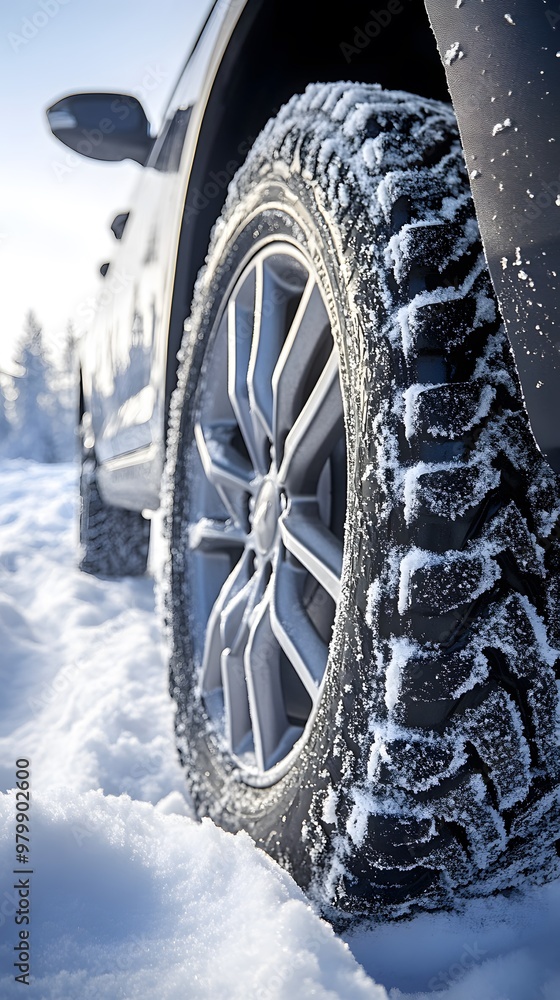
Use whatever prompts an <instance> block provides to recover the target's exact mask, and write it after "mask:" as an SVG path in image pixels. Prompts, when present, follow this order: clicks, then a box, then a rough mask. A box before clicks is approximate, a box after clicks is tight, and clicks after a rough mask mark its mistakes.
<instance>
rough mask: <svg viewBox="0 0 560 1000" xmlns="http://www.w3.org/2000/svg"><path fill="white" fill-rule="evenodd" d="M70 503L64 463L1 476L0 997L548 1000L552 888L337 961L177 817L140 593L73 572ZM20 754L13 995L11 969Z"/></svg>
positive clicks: (154, 658) (557, 912)
mask: <svg viewBox="0 0 560 1000" xmlns="http://www.w3.org/2000/svg"><path fill="white" fill-rule="evenodd" d="M76 490H77V484H76V471H75V470H74V469H72V468H70V467H69V466H58V467H57V466H42V465H36V464H35V463H33V462H23V461H18V462H4V463H0V692H1V697H0V791H3V792H5V793H7V794H3V795H0V998H1V1000H12V998H14V1000H17V998H19V997H23V996H27V997H30V998H31V1000H94V998H95V1000H154V998H156V1000H199V998H200V1000H235V998H237V997H239V998H243V1000H306V998H308V997H309V998H310V997H313V998H317V1000H336V998H340V1000H354V998H360V1000H361V998H362V997H364V998H365V997H367V998H372V1000H428V998H430V997H431V998H434V997H437V1000H558V998H559V997H560V953H559V949H558V937H559V930H560V886H559V885H558V884H557V883H555V884H551V885H547V886H542V887H539V888H535V889H533V890H530V891H525V892H522V891H520V892H519V893H517V894H515V895H511V896H510V897H509V898H504V897H499V896H498V897H496V899H484V900H472V901H471V902H470V903H469V904H468V905H467V906H466V907H465V908H464V909H463V911H462V912H460V913H448V914H428V913H426V914H422V915H420V916H417V917H414V918H412V919H410V920H406V921H399V922H397V923H391V924H379V925H378V926H371V927H367V928H365V927H364V928H361V929H360V930H357V931H355V932H354V933H353V934H348V935H346V940H347V942H348V944H349V945H350V949H351V951H352V953H353V956H354V957H352V954H351V953H350V952H349V951H348V949H347V947H346V946H345V944H344V943H343V941H342V940H341V939H340V938H339V937H337V936H336V935H335V934H334V933H333V932H332V930H331V929H330V927H329V926H328V925H327V924H326V923H324V922H323V921H321V920H319V918H318V917H317V916H316V915H315V914H314V913H313V911H312V909H311V908H310V907H309V905H308V904H307V903H306V901H305V897H304V895H303V893H302V892H301V891H300V890H299V889H298V887H297V886H296V885H295V883H294V882H293V881H292V879H291V878H290V876H289V875H287V874H286V873H285V872H283V871H282V870H281V869H280V868H279V867H278V866H277V865H276V864H275V863H274V862H273V861H271V860H270V859H269V858H267V857H266V855H264V854H263V853H262V852H260V851H258V850H257V849H256V848H255V847H254V845H253V844H252V842H251V841H250V840H249V838H248V837H246V836H245V835H242V834H240V835H238V836H236V837H233V836H232V835H231V834H227V833H224V832H223V831H222V830H219V829H217V828H216V827H214V825H213V824H212V823H211V822H210V821H205V822H203V823H202V824H198V823H196V822H194V821H193V820H192V819H191V818H189V804H188V802H187V801H186V800H185V798H184V795H183V794H182V790H183V788H184V779H183V775H182V772H181V769H180V768H179V766H178V764H177V760H176V757H175V752H174V746H173V709H172V705H171V701H170V699H169V697H168V695H167V691H166V687H167V679H166V669H165V663H164V660H163V658H162V655H161V649H160V646H159V632H158V627H157V621H156V616H155V613H154V599H153V587H152V583H151V581H150V580H149V579H145V580H136V581H131V580H119V581H107V580H105V581H102V580H95V579H93V578H91V577H87V576H83V575H82V574H80V573H79V572H78V571H77V569H76V567H75V562H76V559H75V527H74V525H75V520H74V519H75V503H74V497H75V496H76ZM19 757H29V758H30V759H31V782H32V801H31V813H30V819H31V824H30V825H31V841H30V847H31V851H30V857H31V861H32V864H31V866H30V867H31V868H32V869H33V875H32V876H29V877H30V878H32V879H33V883H32V886H31V888H32V896H31V918H32V923H31V925H30V931H31V942H32V945H31V949H32V952H31V971H32V979H31V985H30V986H29V987H28V988H27V989H26V988H25V987H23V986H22V985H21V984H19V983H16V982H15V981H14V978H13V976H14V973H15V971H16V970H15V969H14V968H13V966H12V963H13V961H14V955H15V954H16V953H15V952H14V951H13V947H14V945H15V944H16V941H17V931H18V927H17V925H16V924H15V922H14V915H15V907H14V889H13V885H14V882H17V880H18V879H19V878H20V876H14V875H13V874H12V873H13V869H14V868H15V867H17V865H16V860H15V826H16V820H15V801H14V798H15V797H14V793H13V791H12V792H8V791H7V790H8V789H10V788H12V787H13V785H14V782H15V767H14V765H15V761H16V759H18V758H19ZM21 877H22V878H25V876H21ZM357 962H361V963H362V965H363V967H364V969H365V970H366V971H367V973H368V976H366V975H365V973H364V972H363V971H362V970H361V969H360V967H359V966H358V964H357ZM369 977H371V978H369ZM377 983H380V984H383V985H379V986H378V985H376V984H377Z"/></svg>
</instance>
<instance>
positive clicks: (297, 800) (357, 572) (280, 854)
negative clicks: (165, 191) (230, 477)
mask: <svg viewBox="0 0 560 1000" xmlns="http://www.w3.org/2000/svg"><path fill="white" fill-rule="evenodd" d="M269 239H274V240H282V241H283V242H286V241H288V242H292V243H293V244H294V245H295V246H297V247H298V248H299V249H300V250H303V252H304V254H305V256H306V257H307V258H308V260H309V261H310V263H311V265H312V267H313V268H314V269H315V271H316V273H317V276H318V279H319V282H320V285H321V289H322V291H323V295H324V299H325V302H326V304H327V308H328V312H329V316H330V319H331V325H332V331H333V336H334V338H335V342H336V345H337V348H338V352H339V357H340V378H341V388H342V397H343V405H344V410H345V426H346V444H347V456H348V490H347V495H348V503H349V506H348V509H347V517H346V528H345V539H344V556H343V573H342V579H343V581H344V586H343V588H342V593H341V598H340V600H339V606H338V609H337V613H336V618H335V624H334V628H333V638H332V641H331V644H330V649H329V657H328V663H327V668H326V677H325V683H324V688H323V693H322V696H321V699H320V704H319V708H318V711H317V713H316V715H315V718H314V719H313V721H312V723H311V725H308V727H307V730H306V733H305V734H304V737H303V738H302V742H304V745H303V747H302V749H301V751H300V753H299V754H298V756H297V757H296V759H295V761H294V762H293V764H292V766H291V767H290V769H289V770H288V772H287V773H286V774H285V775H284V776H283V777H281V778H280V779H279V780H278V781H277V782H275V783H274V784H271V785H268V786H267V787H256V786H255V785H253V784H248V783H247V782H246V781H245V780H244V779H243V775H242V774H241V773H240V770H239V768H238V767H237V766H236V765H235V762H234V761H233V760H232V759H231V758H229V756H228V755H227V754H225V753H224V749H223V747H222V746H220V744H219V741H218V740H217V738H216V734H215V732H214V731H213V728H212V724H211V723H210V721H209V719H208V717H207V715H206V712H205V710H204V707H203V705H202V702H201V696H200V691H199V690H198V686H197V673H198V670H197V667H196V666H195V663H194V650H193V644H192V639H191V635H192V625H193V622H192V607H191V602H190V597H189V585H188V572H187V568H186V563H185V560H184V557H183V556H184V552H185V546H184V542H183V541H182V537H183V536H182V532H183V525H184V524H187V523H188V522H189V517H188V509H189V493H188V482H189V476H188V470H187V469H186V468H185V461H186V456H187V454H188V451H189V447H188V442H189V441H190V440H191V439H192V435H193V427H194V422H195V419H196V410H197V389H196V387H197V384H198V380H199V376H200V373H201V372H202V373H203V371H204V356H205V353H206V351H207V350H208V349H209V348H210V349H211V338H212V336H213V335H214V333H215V331H216V329H217V326H218V324H219V317H220V313H221V309H222V308H223V304H224V303H225V302H227V299H228V297H229V294H230V293H231V290H232V289H233V287H234V285H235V283H236V281H237V279H238V277H239V274H240V273H241V271H242V270H243V268H244V267H245V266H246V264H247V261H248V260H249V259H250V257H251V256H252V255H253V254H254V253H256V252H257V250H258V249H259V248H260V247H262V245H263V242H265V241H267V240H269ZM345 242H346V247H345ZM347 247H348V237H346V241H345V238H344V234H343V233H341V231H340V230H337V229H336V228H335V227H334V226H333V224H332V221H331V220H329V219H328V217H327V216H326V214H325V212H324V210H323V208H322V206H321V204H320V202H319V201H318V199H317V197H316V190H315V189H314V188H313V187H312V186H311V185H309V184H306V183H305V182H303V181H302V179H301V178H300V177H291V178H290V180H289V181H286V180H285V179H283V178H281V177H268V178H267V179H266V180H265V181H263V182H261V183H260V184H258V185H256V186H255V187H254V189H253V190H252V191H251V194H250V196H249V197H247V198H246V199H245V201H244V203H243V204H242V205H240V206H237V207H236V210H235V211H234V212H233V213H232V215H231V216H230V218H229V219H226V221H225V222H222V223H220V225H219V228H218V229H217V231H216V233H215V236H214V239H213V242H212V246H211V250H210V252H209V256H208V263H207V266H206V269H205V271H204V272H203V274H202V275H201V278H200V279H199V283H198V286H197V291H196V294H195V303H196V304H195V306H194V308H193V313H192V317H191V321H190V323H188V324H187V328H186V335H185V336H186V343H185V346H184V361H183V367H184V371H185V378H184V380H183V381H184V389H183V393H182V401H181V418H180V433H179V435H178V440H179V441H180V442H181V443H180V447H179V448H178V449H177V454H176V464H175V478H174V502H173V528H172V550H173V551H174V552H175V553H177V556H176V558H175V561H174V565H173V567H172V583H171V588H172V592H173V595H174V599H173V603H174V615H173V617H174V619H175V628H174V629H173V628H172V690H173V693H174V695H175V697H176V698H177V700H178V702H179V712H178V727H177V732H178V736H179V743H180V750H181V754H182V757H183V759H184V762H185V763H186V765H187V776H188V781H189V784H190V791H191V794H192V795H193V797H194V799H195V802H196V804H197V809H198V811H199V813H201V814H209V815H211V816H212V818H214V819H217V820H218V821H219V823H220V824H221V825H222V826H225V827H226V828H227V829H229V830H238V829H245V830H248V831H249V832H250V833H251V835H252V836H253V838H254V839H255V840H256V841H257V842H258V843H259V844H261V845H262V846H264V847H265V848H266V850H267V851H268V852H269V853H271V854H273V856H275V857H277V858H278V859H279V860H281V861H282V862H283V863H284V864H285V865H287V866H288V867H293V866H294V864H295V863H296V864H298V867H299V870H300V871H301V865H302V863H303V855H302V857H300V858H299V859H298V858H296V857H294V855H295V854H296V853H297V854H301V852H302V829H303V832H304V833H305V823H306V817H307V816H308V812H309V808H310V803H311V798H312V796H313V795H315V794H316V793H317V791H321V790H322V791H323V792H324V793H325V794H326V792H327V790H328V788H329V786H330V784H331V779H333V780H340V776H341V769H342V770H343V769H344V768H345V767H346V763H345V761H344V760H343V759H342V758H344V748H343V747H341V746H340V718H341V715H340V712H341V707H342V702H343V701H352V702H353V701H354V699H355V698H356V697H357V696H358V701H359V700H360V698H359V692H358V691H357V690H356V686H357V676H356V671H355V664H356V661H355V657H356V655H357V656H358V657H359V658H360V660H361V659H362V657H363V656H364V651H363V650H362V649H361V642H359V646H360V648H359V649H357V648H355V645H354V642H353V641H352V637H356V636H361V634H362V631H363V612H362V611H360V609H364V608H365V604H366V601H367V587H368V579H369V575H370V570H371V567H370V566H369V565H368V566H364V565H360V553H361V552H363V551H364V548H363V539H362V541H361V542H360V541H358V540H357V536H359V535H360V532H359V530H357V529H359V527H360V526H362V527H363V518H362V517H361V516H360V513H359V508H360V506H361V504H360V502H359V501H360V492H361V488H362V486H363V484H362V481H361V475H360V468H361V466H362V462H363V455H361V454H360V452H361V445H360V436H359V429H360V428H361V427H362V417H363V403H364V397H363V391H362V392H361V391H360V386H359V371H360V370H361V368H362V364H360V358H363V356H364V349H363V344H362V343H361V341H362V330H361V326H360V324H358V323H355V322H354V317H355V316H356V306H355V302H354V301H353V300H352V296H351V294H350V293H351V291H352V290H355V285H356V282H355V278H354V277H353V275H352V268H351V262H350V261H349V260H348V250H347ZM355 253H356V246H355V245H354V246H353V247H352V254H353V255H355ZM362 308H363V305H362ZM201 381H202V380H201ZM369 534H370V532H368V535H369ZM366 549H369V545H368V546H366ZM369 558H370V559H371V551H369ZM368 561H369V560H368ZM349 647H351V648H349ZM365 655H366V657H367V653H366V654H365ZM348 658H349V659H350V661H351V662H352V668H353V669H350V670H347V669H346V668H345V666H344V662H345V661H347V660H348ZM366 662H367V660H366ZM362 694H363V692H362ZM351 711H352V715H353V717H354V720H355V721H358V719H357V717H358V716H359V714H360V713H359V709H358V707H357V704H354V705H353V707H352V710H351ZM364 721H365V720H364ZM337 743H338V745H337ZM341 755H342V758H341ZM333 770H334V771H335V774H333ZM216 803H218V805H216ZM324 826H325V835H326V836H328V827H329V824H328V823H326V822H325V824H324Z"/></svg>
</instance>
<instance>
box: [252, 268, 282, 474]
mask: <svg viewBox="0 0 560 1000" xmlns="http://www.w3.org/2000/svg"><path fill="white" fill-rule="evenodd" d="M255 272H256V275H255V322H254V327H253V342H252V346H251V357H250V359H249V369H248V374H247V384H248V391H249V402H250V405H251V410H252V413H253V428H254V434H255V438H256V440H257V441H260V442H262V444H263V446H264V447H266V450H267V453H268V456H269V460H270V455H269V442H270V441H271V440H272V410H273V394H272V374H273V372H274V369H275V367H276V363H277V361H278V356H279V354H280V351H281V349H282V344H283V342H284V339H285V334H286V308H287V304H288V294H287V290H286V289H283V288H282V285H281V283H280V282H279V281H278V279H277V278H275V276H274V273H273V271H272V270H271V268H270V267H268V266H267V264H266V262H263V261H259V263H258V266H257V267H256V268H255ZM292 294H293V293H292Z"/></svg>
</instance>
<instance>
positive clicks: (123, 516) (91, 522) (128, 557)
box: [80, 457, 150, 577]
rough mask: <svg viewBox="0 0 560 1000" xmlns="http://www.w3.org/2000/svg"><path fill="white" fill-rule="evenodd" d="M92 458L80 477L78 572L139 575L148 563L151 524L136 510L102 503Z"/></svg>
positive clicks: (83, 468) (83, 467) (86, 459)
mask: <svg viewBox="0 0 560 1000" xmlns="http://www.w3.org/2000/svg"><path fill="white" fill-rule="evenodd" d="M96 469H97V466H96V463H95V459H93V458H91V457H87V458H84V460H83V461H82V467H81V474H80V546H81V553H82V555H81V560H80V569H81V570H82V571H83V572H84V573H91V575H92V576H108V577H113V576H142V574H143V573H145V572H146V567H147V564H148V550H149V545H150V522H149V521H148V520H146V519H145V518H144V517H143V516H142V514H140V513H139V512H137V511H135V510H124V509H122V508H121V507H113V506H112V505H111V504H107V503H105V501H104V500H103V498H102V496H101V494H100V492H99V486H98V485H97V474H96Z"/></svg>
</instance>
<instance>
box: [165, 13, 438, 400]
mask: <svg viewBox="0 0 560 1000" xmlns="http://www.w3.org/2000/svg"><path fill="white" fill-rule="evenodd" d="M239 6H241V4H238V7H239ZM294 24H297V25H298V30H297V31H294V30H293V25H294ZM270 39H273V40H274V41H273V44H272V45H271V44H270V41H269V40H270ZM419 67H421V72H420V73H419V71H418V68H419ZM333 80H348V81H349V82H356V81H359V82H364V83H379V84H380V85H381V86H382V87H384V88H386V89H393V90H395V89H399V90H410V91H412V92H415V93H420V94H421V96H425V97H430V98H435V99H439V100H449V94H448V90H447V84H446V79H445V73H444V70H443V66H442V63H441V59H440V56H439V54H438V50H437V45H436V42H435V38H434V36H433V33H432V30H431V27H430V23H429V19H428V15H427V13H426V10H425V7H424V4H423V3H418V2H414V0H387V3H385V5H382V4H376V8H375V9H373V8H372V9H369V8H368V7H366V6H365V5H364V4H363V3H362V2H360V0H348V2H347V3H346V4H344V5H343V6H342V7H339V8H338V10H337V17H336V19H329V18H327V16H326V12H325V8H324V6H323V5H320V4H318V3H312V4H309V5H306V6H303V7H302V5H301V3H298V2H297V0H282V2H280V0H247V2H245V3H244V5H243V9H242V10H241V13H240V14H239V16H238V19H237V21H236V23H235V26H234V27H233V30H232V33H231V35H230V38H229V41H228V43H227V47H226V49H225V53H224V56H223V58H222V60H221V62H220V65H219V68H218V71H217V73H216V77H215V80H214V83H213V85H212V89H211V92H210V95H209V99H208V102H207V105H206V108H205V111H204V117H203V120H202V125H201V129H200V133H199V137H198V141H197V147H196V152H195V156H194V161H193V166H192V170H191V172H190V176H189V182H188V187H187V192H186V200H185V214H184V219H183V225H182V227H181V234H180V239H179V248H178V257H177V271H176V275H177V276H176V281H175V289H174V295H173V301H172V307H171V315H170V325H169V343H168V355H167V370H166V404H167V405H166V419H167V414H168V412H169V405H168V404H169V400H170V398H171V393H172V391H173V389H174V387H175V383H176V375H177V352H178V350H179V347H180V344H181V337H182V331H183V323H184V320H185V318H186V316H187V315H188V313H189V310H190V303H191V299H192V294H193V289H194V283H195V280H196V276H197V274H198V271H199V270H200V268H201V267H202V265H203V264H204V260H205V256H206V252H207V248H208V244H209V241H210V233H211V230H212V227H213V225H214V222H215V221H216V219H217V218H218V217H219V215H220V213H221V210H222V207H223V204H224V201H225V197H226V192H227V187H228V183H229V180H230V179H231V176H232V175H233V173H235V172H236V170H237V169H238V168H239V167H241V165H242V164H243V162H244V161H245V158H246V156H247V153H248V151H249V149H250V147H251V145H252V142H253V141H254V139H255V138H256V136H257V135H258V134H259V132H260V131H261V129H262V128H263V127H264V125H265V124H266V122H267V121H268V120H269V118H270V117H272V116H273V115H274V114H275V113H276V112H277V111H278V109H279V108H280V106H281V105H282V104H284V103H285V102H286V101H287V100H288V99H289V98H290V97H291V96H292V95H293V94H295V93H299V92H301V91H303V90H304V89H305V87H306V86H307V85H308V84H309V83H315V82H331V81H333Z"/></svg>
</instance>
